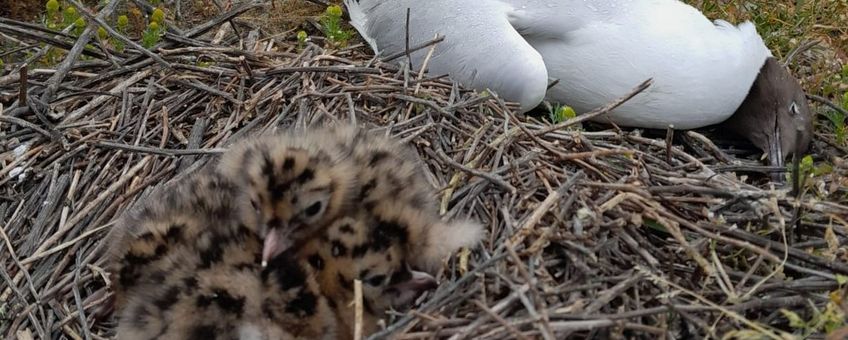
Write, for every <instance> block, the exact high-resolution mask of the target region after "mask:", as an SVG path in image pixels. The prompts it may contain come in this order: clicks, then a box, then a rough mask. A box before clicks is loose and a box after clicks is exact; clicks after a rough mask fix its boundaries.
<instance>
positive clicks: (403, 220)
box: [299, 129, 482, 337]
mask: <svg viewBox="0 0 848 340" xmlns="http://www.w3.org/2000/svg"><path fill="white" fill-rule="evenodd" d="M334 136H335V138H336V143H337V147H338V148H339V149H345V150H347V151H346V152H347V153H349V154H350V159H351V162H352V163H353V164H355V165H356V166H355V169H356V178H357V179H358V185H357V187H356V189H357V190H356V192H355V194H354V199H353V202H354V205H353V206H352V207H350V211H349V212H348V213H346V214H343V216H341V217H340V218H338V219H336V220H335V221H333V222H331V223H330V224H329V225H328V226H327V227H324V228H323V231H322V233H321V234H319V236H318V237H313V238H311V239H310V240H309V241H308V242H307V243H306V245H305V246H303V248H301V249H300V251H299V258H300V259H301V261H303V262H304V263H306V264H307V265H308V266H310V267H312V269H313V270H315V271H316V272H317V277H318V282H319V286H320V288H321V291H322V293H323V294H324V295H325V296H326V297H327V299H328V301H329V302H330V306H331V307H332V308H334V309H335V310H336V315H337V317H338V319H339V321H340V325H339V328H340V336H341V337H344V336H347V335H351V334H352V330H353V326H354V319H353V318H354V310H353V306H352V305H351V304H350V302H351V301H352V299H353V297H354V292H353V280H355V279H358V280H361V281H362V283H363V309H364V312H365V314H364V319H363V331H364V332H365V334H368V333H370V332H372V331H375V330H376V329H377V324H378V320H379V319H381V318H385V317H386V315H385V312H386V311H388V310H390V309H397V310H403V309H405V308H407V307H409V306H410V305H411V304H412V302H413V301H414V299H415V298H416V297H418V296H419V295H420V294H421V293H423V292H424V291H426V290H430V289H433V288H435V287H436V281H435V279H434V278H433V274H434V271H435V270H436V269H437V267H438V265H440V264H441V262H442V260H443V259H444V258H445V257H446V256H448V255H449V254H450V253H452V252H454V251H456V250H457V249H459V248H461V247H467V246H472V245H474V244H476V243H477V242H478V241H479V240H480V237H481V234H482V228H481V226H480V225H479V224H477V223H474V222H471V221H465V220H457V221H452V222H444V221H442V219H441V217H440V215H439V214H438V210H437V206H436V205H435V202H436V194H435V189H434V188H433V187H432V186H431V185H430V184H429V183H428V182H427V181H426V178H425V174H424V172H423V170H422V169H423V166H424V164H423V162H421V161H420V160H419V159H418V156H417V154H416V153H415V152H414V151H413V150H412V149H411V148H409V147H406V146H404V145H403V144H401V143H400V142H398V141H397V140H396V139H393V138H389V137H386V136H384V135H381V134H378V133H374V132H366V131H364V130H357V129H344V130H342V131H339V132H338V133H336V134H334Z"/></svg>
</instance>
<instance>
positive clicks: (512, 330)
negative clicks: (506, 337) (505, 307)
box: [472, 300, 530, 340]
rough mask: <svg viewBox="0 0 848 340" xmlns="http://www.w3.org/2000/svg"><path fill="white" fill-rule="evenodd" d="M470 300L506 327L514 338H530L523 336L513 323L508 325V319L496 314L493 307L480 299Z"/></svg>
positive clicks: (526, 339) (528, 339) (527, 339)
mask: <svg viewBox="0 0 848 340" xmlns="http://www.w3.org/2000/svg"><path fill="white" fill-rule="evenodd" d="M472 302H473V303H474V305H476V306H477V308H480V310H482V311H483V312H485V313H486V314H487V315H489V317H491V318H492V319H495V321H497V322H498V323H499V324H501V326H503V327H504V328H506V330H507V331H509V333H510V334H512V336H514V337H515V338H516V339H524V340H530V338H528V337H526V336H524V334H521V332H519V331H518V329H516V328H515V327H514V326H513V325H510V324H509V322H508V321H506V320H504V318H502V317H501V316H500V315H498V313H496V312H495V311H494V310H493V309H491V308H489V307H488V306H486V305H485V304H484V303H482V302H480V300H473V301H472Z"/></svg>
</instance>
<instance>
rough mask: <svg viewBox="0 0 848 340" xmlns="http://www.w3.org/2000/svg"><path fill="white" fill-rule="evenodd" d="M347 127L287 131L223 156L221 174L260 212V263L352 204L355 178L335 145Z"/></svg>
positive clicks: (346, 158)
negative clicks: (243, 193) (233, 183)
mask: <svg viewBox="0 0 848 340" xmlns="http://www.w3.org/2000/svg"><path fill="white" fill-rule="evenodd" d="M339 130H345V128H314V129H308V130H298V131H291V130H290V131H286V132H282V133H276V134H272V135H267V136H263V137H259V138H255V139H251V140H248V141H245V142H242V143H239V144H237V145H234V146H233V147H232V148H230V150H228V151H227V152H226V153H224V154H223V155H222V157H221V160H220V163H219V164H218V169H219V171H220V172H221V173H222V174H224V175H225V176H227V177H228V178H233V180H234V181H235V183H237V185H238V186H240V187H242V188H245V190H244V191H245V192H246V193H247V197H248V202H249V203H250V204H251V205H252V207H254V209H255V210H256V211H258V213H259V224H260V228H259V234H260V236H261V237H262V239H263V242H264V245H263V251H262V263H263V264H264V263H267V261H268V260H269V259H271V258H272V257H274V256H276V255H277V254H280V253H282V252H283V251H285V250H287V249H289V248H290V247H291V246H292V245H293V244H298V243H300V242H302V241H303V240H305V239H307V238H308V237H310V236H312V235H314V234H315V233H317V232H318V231H320V228H322V227H323V226H326V225H327V223H328V222H329V221H332V220H333V219H334V218H336V217H337V216H339V214H340V213H342V212H344V211H346V210H347V209H348V208H349V207H350V205H351V204H352V200H351V198H352V195H353V193H354V191H353V188H354V187H355V186H356V185H357V179H356V176H355V175H356V174H355V171H354V168H353V166H352V164H351V163H350V162H349V153H348V152H347V151H346V149H344V148H338V147H337V144H338V143H335V142H334V141H337V140H338V138H337V137H336V136H337V132H338V131H339Z"/></svg>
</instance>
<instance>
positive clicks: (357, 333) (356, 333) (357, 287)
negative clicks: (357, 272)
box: [353, 279, 363, 340]
mask: <svg viewBox="0 0 848 340" xmlns="http://www.w3.org/2000/svg"><path fill="white" fill-rule="evenodd" d="M353 302H354V314H353V315H354V319H353V320H354V324H353V340H362V311H363V307H362V306H363V300H362V281H361V280H359V279H356V280H353Z"/></svg>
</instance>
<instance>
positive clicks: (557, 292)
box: [0, 1, 848, 339]
mask: <svg viewBox="0 0 848 340" xmlns="http://www.w3.org/2000/svg"><path fill="white" fill-rule="evenodd" d="M117 2H118V1H113V2H111V3H110V4H109V5H107V7H106V8H104V9H103V10H102V11H101V14H100V15H101V16H108V15H110V12H111V11H112V10H114V5H113V4H114V3H117ZM257 6H259V5H257V4H252V3H248V4H243V5H238V6H235V7H233V8H232V9H231V10H229V11H227V12H223V13H222V14H221V15H219V16H218V17H216V18H214V19H212V20H210V21H208V22H206V23H203V24H200V25H198V26H196V27H193V28H191V29H186V30H184V31H183V30H176V29H172V30H170V31H169V32H168V33H167V34H166V35H165V40H164V41H163V42H161V43H159V44H158V45H157V46H156V47H155V48H152V49H150V50H144V49H141V48H138V47H133V46H128V47H127V49H126V50H124V51H123V52H120V53H119V52H117V51H114V50H110V49H109V48H108V47H105V46H100V45H99V44H96V43H95V42H93V41H91V42H88V34H87V33H83V34H82V37H81V38H79V39H78V38H77V37H71V36H69V35H67V34H64V33H61V32H53V31H47V30H45V29H43V28H40V27H38V26H34V25H28V24H24V23H20V22H15V21H11V20H8V19H2V18H0V32H2V33H4V34H5V35H7V36H12V37H16V39H19V40H20V41H21V42H26V43H29V44H49V45H51V46H53V47H54V48H63V49H68V50H70V52H69V53H68V55H69V56H68V57H67V58H66V59H65V61H63V62H62V63H60V64H59V65H57V67H56V68H55V69H29V70H27V68H26V67H24V68H23V70H24V72H17V71H16V72H13V73H9V74H6V75H3V76H2V77H0V103H2V104H3V106H4V108H2V115H0V124H2V125H0V126H2V127H3V128H2V135H3V138H2V149H0V150H2V152H3V153H2V154H0V156H2V162H3V163H2V168H0V217H2V221H3V229H2V235H0V236H2V248H3V251H2V252H0V259H2V267H0V274H2V280H0V294H2V295H0V300H2V301H4V303H3V304H2V307H0V334H3V336H4V337H17V338H21V339H29V338H34V337H37V338H42V339H46V338H70V339H81V338H86V339H88V338H109V337H113V336H114V332H113V329H114V318H113V317H111V315H109V313H108V311H106V312H104V311H103V310H102V308H101V306H102V305H103V304H104V301H106V299H108V297H109V294H110V293H109V288H108V287H109V279H108V277H107V275H106V274H105V272H104V263H103V261H102V259H101V258H100V255H99V254H100V253H99V249H100V248H101V246H102V244H101V240H102V238H103V236H104V235H105V234H106V232H107V231H108V229H109V228H110V227H112V224H111V221H112V220H113V219H114V218H115V217H117V216H118V215H119V214H121V212H122V211H124V210H125V209H126V208H127V207H128V206H129V205H131V204H132V203H133V202H134V201H136V200H137V199H138V198H139V197H142V196H143V195H144V193H145V192H148V191H149V190H151V189H152V188H153V187H155V186H157V185H160V184H162V183H165V182H167V181H169V180H172V179H174V178H178V176H179V175H181V174H184V173H187V172H189V171H191V170H192V169H196V168H197V167H199V166H200V165H201V164H203V163H204V162H205V161H207V160H208V159H209V158H210V157H212V155H214V154H217V153H220V152H221V151H222V150H224V149H225V148H226V147H227V145H229V144H230V143H231V142H232V141H234V140H238V139H240V138H248V137H249V136H255V135H257V134H261V133H263V132H265V131H269V130H273V129H278V128H303V127H307V126H312V125H319V124H334V123H343V124H347V123H355V124H359V125H363V126H368V127H369V128H371V129H380V130H382V131H384V132H385V133H386V134H390V135H393V136H396V137H397V138H399V139H402V140H403V141H404V142H407V143H411V144H412V145H414V146H416V147H417V149H418V151H419V154H420V155H421V157H422V159H424V161H425V163H426V164H427V165H428V168H427V172H428V177H429V178H422V179H421V180H426V181H431V183H433V184H434V185H436V186H437V187H438V188H439V189H440V191H439V200H440V208H441V210H442V213H443V214H445V216H446V217H449V218H450V217H456V216H471V217H473V218H476V219H478V220H480V221H481V222H483V223H484V224H485V226H486V229H487V238H486V239H485V240H484V242H482V244H481V246H480V247H478V248H476V249H473V250H472V251H470V252H461V253H460V254H458V255H456V256H454V257H453V258H452V259H451V260H450V261H448V262H447V263H446V267H445V268H446V269H445V270H444V272H443V273H441V274H440V276H441V279H442V280H443V282H444V283H443V284H442V285H441V287H440V288H439V289H438V290H436V291H435V292H432V293H428V294H427V295H425V296H423V297H422V298H421V301H420V304H418V305H417V306H416V307H415V308H414V309H413V310H412V311H409V312H407V313H398V314H397V315H393V316H391V317H390V318H388V319H387V323H386V325H385V329H384V330H383V331H381V332H380V333H378V334H374V335H372V338H382V337H386V336H389V335H390V336H392V337H394V338H398V339H419V338H450V339H459V338H487V339H488V338H521V339H526V338H546V339H554V338H564V337H566V336H574V337H595V336H601V337H654V336H671V337H675V338H678V337H690V336H693V337H700V336H717V337H720V336H723V335H738V336H762V337H767V338H773V337H779V336H781V334H783V333H782V332H790V333H793V332H795V333H797V334H801V333H802V332H806V331H809V332H810V333H812V334H819V335H820V334H822V333H823V332H824V331H825V328H809V329H803V328H799V326H798V325H797V322H791V320H792V316H793V315H794V316H797V317H798V318H800V319H801V320H811V319H813V318H815V317H818V316H821V315H824V314H825V312H827V311H830V312H832V313H836V315H838V316H840V317H844V311H845V309H844V308H845V306H844V305H842V304H841V301H842V300H841V299H842V297H843V296H844V293H845V290H844V285H841V284H840V283H839V280H841V279H839V278H840V277H841V276H842V275H848V264H846V261H845V260H846V251H845V249H846V248H845V244H846V241H848V238H846V233H848V230H846V223H848V222H846V220H848V205H846V204H845V200H844V196H845V195H844V191H840V190H844V189H840V188H839V186H840V185H845V178H846V177H845V175H846V173H848V166H846V162H845V161H844V159H839V158H834V164H835V165H834V168H833V169H832V172H831V175H830V177H826V178H825V179H824V180H822V185H824V186H835V187H836V189H834V190H832V191H831V192H833V193H834V194H833V195H830V196H827V197H825V199H822V197H820V196H821V195H818V196H819V197H817V195H813V194H809V193H808V191H809V190H804V188H805V186H804V183H797V184H796V185H795V186H796V188H795V190H784V189H781V187H779V186H778V187H777V188H775V185H774V184H773V183H770V182H769V181H767V180H766V179H764V178H765V177H767V176H765V175H762V174H757V172H759V173H763V172H765V173H768V172H769V171H781V170H783V169H772V168H767V167H761V166H756V165H751V164H752V162H751V161H749V160H746V159H741V158H739V157H737V156H735V155H734V153H733V152H730V151H731V150H730V149H728V148H726V147H719V146H716V144H714V143H713V142H711V140H710V139H709V138H707V137H705V136H704V135H702V134H700V133H697V132H694V131H689V132H673V131H669V132H668V133H665V132H661V133H660V134H659V136H658V137H655V138H652V137H649V136H647V135H643V134H642V133H640V131H638V130H621V129H619V128H617V127H612V128H610V127H609V125H603V126H601V127H593V126H589V125H585V126H583V127H581V126H580V125H581V123H582V124H586V120H587V119H588V118H590V117H598V116H601V115H603V114H604V113H606V112H608V111H609V109H611V108H613V107H615V105H617V104H620V103H621V102H622V101H624V100H626V99H627V96H625V97H622V98H621V99H620V100H619V101H617V102H615V103H611V104H610V105H609V106H607V107H604V108H599V109H598V110H596V111H594V112H592V113H590V114H587V115H580V116H577V117H576V118H572V119H568V120H566V121H563V122H559V123H557V124H551V123H548V122H545V121H544V120H541V119H535V118H532V117H520V116H517V115H515V114H514V113H513V112H514V108H515V106H514V105H512V104H510V103H505V102H504V101H502V100H500V99H498V97H497V96H496V95H494V94H480V93H477V92H474V91H470V90H466V89H463V88H462V87H461V86H458V85H457V84H454V83H452V82H450V81H448V80H447V79H445V78H443V77H436V78H432V77H428V76H426V75H424V74H423V73H420V72H418V71H410V70H409V69H408V68H406V67H399V66H396V65H395V64H393V63H389V62H387V61H389V60H391V59H393V58H403V57H404V56H403V55H399V56H383V57H381V58H377V57H374V56H373V55H370V54H369V53H370V51H369V50H368V49H367V48H365V47H363V46H362V45H355V46H350V47H349V48H336V49H325V48H323V47H322V45H323V44H322V41H321V39H320V38H318V37H313V38H312V41H310V42H307V43H306V44H304V45H302V46H301V45H299V43H298V42H297V41H295V40H294V39H288V40H287V39H282V38H281V37H265V36H263V34H262V32H261V30H258V29H255V28H253V27H251V26H249V25H248V23H244V22H239V21H238V20H237V19H236V18H237V16H238V15H240V14H242V13H244V12H245V11H247V10H249V9H253V8H256V7H257ZM231 27H237V28H238V29H237V30H231V29H230V28H231ZM87 43H88V44H90V46H89V47H88V48H85V46H86V44H87ZM436 43H438V42H437V41H434V42H432V43H431V44H424V45H423V46H418V47H417V48H425V49H426V48H432V46H434V44H436ZM36 46H37V45H36ZM42 51H43V50H41V51H39V52H42ZM81 52H82V53H81ZM81 55H82V56H85V57H84V59H80V58H79V57H80V56H81ZM16 67H20V65H16ZM637 85H639V84H634V91H633V93H631V94H630V95H633V94H635V93H638V92H639V91H640V90H642V89H644V88H645V87H647V86H649V85H650V83H649V82H646V83H644V84H641V85H639V86H637ZM818 144H822V143H818ZM817 148H818V149H820V151H821V150H824V149H822V148H821V147H817ZM731 149H733V148H732V147H731ZM821 152H822V153H821V154H825V152H826V150H824V151H821ZM827 152H830V154H836V155H839V153H838V152H835V151H833V150H831V151H827ZM843 155H844V154H843ZM843 157H844V156H843ZM743 173H745V174H747V175H744V176H743V175H742V174H743ZM798 177H799V176H795V178H798ZM753 179H756V180H753ZM840 181H841V182H840ZM840 195H842V197H843V199H842V201H840V200H839V199H838V198H834V197H839V196H840ZM828 197H830V198H828ZM782 310H785V311H787V312H788V313H786V312H783V311H782ZM839 313H843V314H839ZM805 334H806V333H805Z"/></svg>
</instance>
